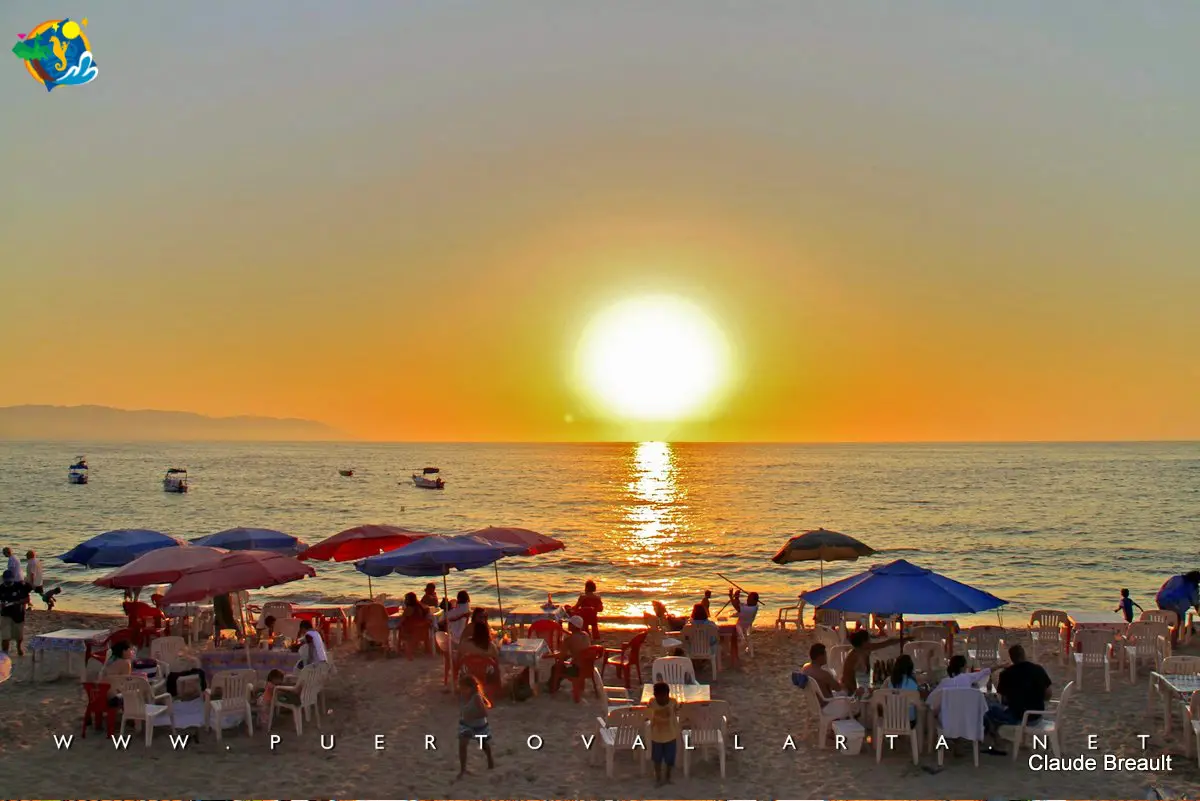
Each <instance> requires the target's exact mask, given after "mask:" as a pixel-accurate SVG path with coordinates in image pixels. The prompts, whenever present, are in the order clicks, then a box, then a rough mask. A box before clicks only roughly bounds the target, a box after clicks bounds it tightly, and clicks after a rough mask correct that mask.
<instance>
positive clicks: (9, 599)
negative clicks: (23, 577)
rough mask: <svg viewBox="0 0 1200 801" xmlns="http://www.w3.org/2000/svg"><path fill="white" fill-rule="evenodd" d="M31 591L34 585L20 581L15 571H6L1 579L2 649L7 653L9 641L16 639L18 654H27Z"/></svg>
mask: <svg viewBox="0 0 1200 801" xmlns="http://www.w3.org/2000/svg"><path fill="white" fill-rule="evenodd" d="M31 592H33V587H30V586H29V585H28V584H26V583H25V582H23V581H19V580H18V579H17V576H16V574H15V573H13V571H11V570H5V571H4V577H3V580H0V651H4V652H5V653H7V652H8V643H9V641H10V640H16V641H17V656H25V648H24V641H25V606H26V605H27V604H28V602H29V593H31Z"/></svg>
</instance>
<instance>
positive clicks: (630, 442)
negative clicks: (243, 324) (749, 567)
mask: <svg viewBox="0 0 1200 801" xmlns="http://www.w3.org/2000/svg"><path fill="white" fill-rule="evenodd" d="M81 441H88V442H91V443H94V444H97V445H101V444H103V445H136V444H181V443H195V444H220V445H237V444H259V445H261V444H275V445H318V444H319V445H638V444H641V443H643V442H664V443H666V444H668V445H1195V444H1200V438H1197V439H978V440H967V439H944V440H942V439H926V440H915V439H914V440H767V439H745V440H732V439H730V440H691V439H608V440H606V439H597V440H532V439H531V440H465V439H464V440H450V439H446V440H434V439H430V440H421V439H413V440H399V439H95V440H81V439H79V438H62V439H60V438H36V439H35V438H29V439H25V438H11V437H7V438H6V437H0V444H10V443H25V444H28V443H59V442H81Z"/></svg>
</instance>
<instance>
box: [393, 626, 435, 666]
mask: <svg viewBox="0 0 1200 801" xmlns="http://www.w3.org/2000/svg"><path fill="white" fill-rule="evenodd" d="M400 644H401V647H403V648H404V655H405V656H406V657H408V659H409V660H410V661H411V660H412V658H413V654H414V653H416V652H417V651H418V650H423V651H424V652H425V653H427V654H431V653H432V651H431V650H430V648H429V618H417V617H410V618H409V619H408V620H405V621H404V622H403V623H401V624H400Z"/></svg>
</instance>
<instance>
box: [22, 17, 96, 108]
mask: <svg viewBox="0 0 1200 801" xmlns="http://www.w3.org/2000/svg"><path fill="white" fill-rule="evenodd" d="M87 22H88V21H87V18H86V17H84V18H83V19H82V20H80V21H79V22H75V21H74V20H72V19H52V20H47V21H46V22H43V23H42V24H41V25H38V26H37V27H36V28H34V29H33V30H32V31H30V32H29V33H19V34H17V39H18V40H19V41H18V42H17V43H16V44H15V45H13V49H12V51H13V54H14V55H15V56H16V57H17V58H19V59H21V60H22V61H24V62H25V69H27V70H29V74H30V75H32V76H33V79H34V80H35V81H37V82H38V83H40V84H41V85H42V86H44V87H46V91H47V92H49V91H52V90H53V89H54V87H56V86H81V85H83V84H85V83H91V82H92V81H94V80H96V75H98V74H99V70H98V69H97V68H96V60H95V59H94V58H92V46H91V44H90V43H89V42H88V38H87V34H86V33H84V32H83V29H84V27H85V26H86V25H87Z"/></svg>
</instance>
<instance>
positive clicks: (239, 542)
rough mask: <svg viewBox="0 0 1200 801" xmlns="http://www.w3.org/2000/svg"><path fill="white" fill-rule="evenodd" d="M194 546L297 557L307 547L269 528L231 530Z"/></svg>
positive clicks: (219, 533) (195, 541) (201, 538)
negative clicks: (267, 552)
mask: <svg viewBox="0 0 1200 801" xmlns="http://www.w3.org/2000/svg"><path fill="white" fill-rule="evenodd" d="M191 543H192V545H206V546H208V547H210V548H224V549H226V550H228V551H279V552H280V553H286V554H289V555H295V554H296V553H299V552H300V551H303V550H304V549H305V548H307V547H308V546H306V545H305V544H304V543H302V542H300V540H298V539H296V538H295V537H293V536H292V535H291V534H284V533H283V532H282V531H275V530H274V529H269V528H241V527H238V528H229V529H225V530H224V531H218V532H217V533H216V534H209V535H208V536H207V537H200V538H198V539H194V540H192V541H191Z"/></svg>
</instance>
